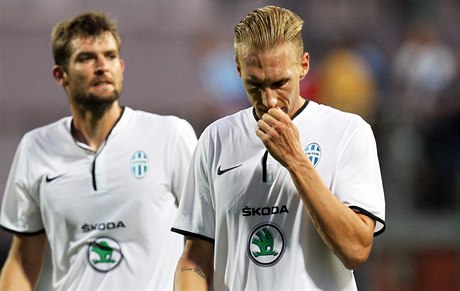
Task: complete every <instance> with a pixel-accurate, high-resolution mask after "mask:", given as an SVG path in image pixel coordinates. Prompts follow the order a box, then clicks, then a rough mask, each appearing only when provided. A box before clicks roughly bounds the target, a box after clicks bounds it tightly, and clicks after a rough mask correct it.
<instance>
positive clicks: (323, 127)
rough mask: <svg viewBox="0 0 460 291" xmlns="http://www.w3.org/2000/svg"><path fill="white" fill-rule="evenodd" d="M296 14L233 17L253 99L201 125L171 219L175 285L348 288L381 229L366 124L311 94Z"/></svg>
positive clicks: (274, 10)
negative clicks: (179, 244) (305, 93)
mask: <svg viewBox="0 0 460 291" xmlns="http://www.w3.org/2000/svg"><path fill="white" fill-rule="evenodd" d="M302 25H303V21H302V20H301V19H300V18H299V17H298V16H297V15H296V14H294V13H293V12H291V11H289V10H286V9H283V8H280V7H274V6H268V7H264V8H261V9H256V10H254V11H253V12H251V13H250V14H249V15H248V16H246V17H245V18H243V19H242V20H241V22H240V23H239V24H238V25H236V27H235V40H234V43H235V53H236V58H235V59H236V65H237V70H238V73H239V75H240V77H241V79H242V81H243V84H244V86H245V88H246V92H247V96H248V99H249V101H250V102H251V104H252V107H251V108H248V109H245V110H242V111H240V112H237V113H236V114H233V115H230V116H227V117H224V118H222V119H220V120H218V121H216V122H215V123H213V124H211V125H210V126H209V127H208V128H207V129H206V130H205V131H204V132H203V134H202V135H201V137H200V140H199V142H198V145H197V148H196V151H195V155H194V157H193V159H192V166H191V169H190V173H189V177H188V180H187V182H186V185H185V188H184V194H183V196H182V200H181V203H180V206H179V212H178V217H177V219H176V221H175V223H174V225H173V229H172V230H173V231H175V232H178V233H181V234H183V235H185V236H186V245H185V249H184V252H183V254H182V257H181V259H180V260H179V262H178V265H177V268H176V274H175V288H176V290H208V289H214V290H318V289H322V290H355V289H356V283H355V280H354V277H353V271H352V270H353V269H355V268H357V267H358V266H359V265H361V264H362V263H363V262H364V261H366V259H367V258H368V256H369V253H370V251H371V246H372V241H373V236H374V235H376V234H379V233H381V232H382V231H383V230H384V226H385V222H384V217H385V205H384V195H383V187H382V181H381V175H380V169H379V163H378V158H377V151H376V145H375V140H374V136H373V133H372V130H371V128H370V126H369V125H368V124H367V123H365V122H364V120H363V119H362V118H360V117H359V116H357V115H353V114H349V113H344V112H340V111H338V110H335V109H333V108H330V107H327V106H322V105H319V104H317V103H314V102H312V101H308V100H307V99H304V98H302V97H301V96H300V89H299V87H300V85H299V83H300V80H301V79H303V78H304V77H305V76H306V75H307V73H308V69H309V55H308V53H304V50H303V42H302V36H301V29H302Z"/></svg>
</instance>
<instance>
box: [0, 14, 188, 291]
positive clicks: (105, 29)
mask: <svg viewBox="0 0 460 291" xmlns="http://www.w3.org/2000/svg"><path fill="white" fill-rule="evenodd" d="M120 45H121V41H120V37H119V35H118V32H117V30H116V26H115V23H114V22H113V21H112V20H110V19H108V18H107V17H106V15H105V14H103V13H95V12H89V13H84V14H81V15H78V16H76V17H74V18H71V19H67V20H64V21H62V22H60V23H58V24H57V25H56V26H55V27H54V29H53V32H52V48H53V55H54V60H55V66H54V67H53V71H52V72H53V76H54V78H55V79H56V80H57V82H58V83H59V85H60V86H62V87H63V88H64V90H65V92H66V94H67V96H68V100H69V103H70V109H71V112H72V116H71V117H66V118H63V119H61V120H59V121H57V122H54V123H52V124H50V125H47V126H44V127H41V128H38V129H35V130H32V131H31V132H29V133H27V134H26V135H25V136H24V137H23V139H22V140H21V143H20V145H19V147H18V150H17V152H16V155H15V157H14V161H13V165H12V167H11V171H10V175H9V178H8V181H7V185H6V189H5V195H4V200H3V204H2V209H1V216H0V224H1V226H2V227H3V228H5V229H7V230H9V231H12V232H13V233H14V234H15V235H14V237H13V242H12V246H11V250H10V253H9V255H8V258H7V260H6V262H5V265H4V267H3V269H2V272H1V277H0V289H1V290H31V289H33V288H34V286H35V284H36V281H37V278H38V276H39V273H40V268H41V265H42V261H43V256H44V255H43V253H44V246H46V242H48V243H49V246H50V250H51V261H52V281H53V282H52V288H53V289H56V290H115V289H123V290H147V289H150V290H160V289H172V282H173V275H172V274H173V273H174V268H175V262H176V260H175V259H178V258H179V256H180V254H181V251H182V248H183V240H182V239H181V238H180V237H177V236H175V235H173V234H172V233H171V232H170V231H169V229H170V227H171V224H172V222H173V220H174V218H175V216H176V211H177V205H178V201H179V198H180V193H181V190H182V186H183V182H184V181H185V177H186V174H187V169H188V166H189V164H190V159H191V155H192V152H193V149H194V147H195V144H196V135H195V132H194V130H193V129H192V127H191V126H190V124H189V123H188V122H186V121H185V120H182V119H179V118H177V117H173V116H169V117H168V116H159V115H155V114H151V113H146V112H142V111H135V110H133V109H131V108H128V107H122V106H120V104H119V101H118V99H119V97H120V94H121V91H122V81H123V72H124V61H123V60H122V59H121V57H120ZM45 284H46V283H45Z"/></svg>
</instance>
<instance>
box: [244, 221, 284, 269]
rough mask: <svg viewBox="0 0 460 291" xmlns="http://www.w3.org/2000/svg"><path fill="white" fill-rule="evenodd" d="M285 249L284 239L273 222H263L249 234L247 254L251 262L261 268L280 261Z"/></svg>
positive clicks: (282, 233)
mask: <svg viewBox="0 0 460 291" xmlns="http://www.w3.org/2000/svg"><path fill="white" fill-rule="evenodd" d="M285 249H286V237H285V236H284V232H283V231H282V230H281V228H280V227H279V226H278V225H276V224H274V223H273V222H264V223H261V224H259V225H257V226H256V227H254V228H253V229H252V231H251V233H250V234H249V237H248V242H247V254H248V256H249V258H250V259H251V261H252V262H254V263H255V264H256V265H258V266H261V267H270V266H273V265H275V264H276V263H278V262H279V260H281V258H282V257H283V254H284V250H285Z"/></svg>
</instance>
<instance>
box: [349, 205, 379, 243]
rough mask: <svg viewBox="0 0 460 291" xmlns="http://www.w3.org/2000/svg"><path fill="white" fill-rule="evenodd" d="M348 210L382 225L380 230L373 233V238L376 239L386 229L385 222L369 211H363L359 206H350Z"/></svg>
mask: <svg viewBox="0 0 460 291" xmlns="http://www.w3.org/2000/svg"><path fill="white" fill-rule="evenodd" d="M350 208H351V209H352V210H354V211H356V212H360V213H362V214H364V215H366V216H368V217H370V218H372V219H374V220H376V221H378V222H380V223H381V224H382V228H381V229H380V230H379V231H377V232H375V233H374V237H376V236H378V235H381V234H382V233H383V232H384V231H385V228H386V224H385V221H384V220H383V219H381V218H380V217H377V216H375V215H374V214H372V213H370V212H369V211H367V210H365V209H363V208H361V207H359V206H350Z"/></svg>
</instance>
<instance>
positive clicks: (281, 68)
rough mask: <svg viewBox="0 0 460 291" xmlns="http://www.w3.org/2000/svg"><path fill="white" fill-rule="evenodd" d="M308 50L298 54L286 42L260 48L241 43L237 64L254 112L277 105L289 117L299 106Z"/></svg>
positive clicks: (306, 69)
mask: <svg viewBox="0 0 460 291" xmlns="http://www.w3.org/2000/svg"><path fill="white" fill-rule="evenodd" d="M308 66H309V64H308V54H307V53H304V54H303V55H302V57H299V55H298V53H296V50H295V49H294V48H293V47H292V46H291V45H289V44H281V45H279V46H276V47H274V48H270V49H265V50H261V51H256V50H249V49H247V48H245V47H242V48H241V49H240V50H239V55H238V60H237V68H238V73H239V75H240V77H241V79H242V81H243V84H244V87H245V88H246V93H247V95H248V99H249V102H250V103H251V104H252V106H253V107H254V108H255V110H256V113H257V116H258V117H259V118H261V117H262V115H263V114H264V113H266V112H267V111H268V110H269V109H270V108H280V109H281V110H283V111H284V112H285V113H286V114H288V115H289V116H290V117H292V116H293V115H294V114H295V113H296V111H297V110H298V109H299V108H300V107H301V106H302V100H303V99H302V98H301V97H300V80H301V79H303V78H304V77H305V75H306V74H307V72H308Z"/></svg>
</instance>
